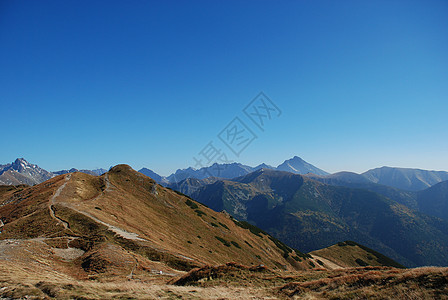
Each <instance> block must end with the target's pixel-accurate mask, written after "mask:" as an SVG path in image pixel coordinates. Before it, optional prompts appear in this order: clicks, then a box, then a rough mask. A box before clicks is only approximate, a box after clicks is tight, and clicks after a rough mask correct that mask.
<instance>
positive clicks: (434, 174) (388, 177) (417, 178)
mask: <svg viewBox="0 0 448 300" xmlns="http://www.w3.org/2000/svg"><path fill="white" fill-rule="evenodd" d="M361 175H362V176H364V177H365V178H367V179H368V180H370V181H371V182H373V183H378V184H383V185H387V186H392V187H395V188H399V189H402V190H408V191H420V190H423V189H426V188H428V187H431V186H433V185H434V184H436V183H439V182H442V181H445V180H448V172H445V171H428V170H420V169H408V168H391V167H382V168H376V169H372V170H368V171H367V172H364V173H362V174H361Z"/></svg>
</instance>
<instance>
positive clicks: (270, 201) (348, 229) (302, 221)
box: [193, 170, 448, 266]
mask: <svg viewBox="0 0 448 300" xmlns="http://www.w3.org/2000/svg"><path fill="white" fill-rule="evenodd" d="M193 198H195V199H196V200H198V201H199V202H201V203H204V204H206V205H208V206H209V207H211V208H213V209H215V210H217V211H220V210H223V209H224V210H226V211H227V212H229V213H230V214H231V215H233V216H235V217H236V218H239V219H242V220H246V221H249V222H251V223H253V224H255V225H257V226H259V227H260V228H262V229H264V230H266V231H267V232H268V233H270V234H273V235H274V236H275V237H277V238H279V239H280V240H282V241H284V242H285V243H287V244H289V245H291V246H293V247H296V248H297V247H300V249H303V250H305V251H312V250H316V249H320V248H323V247H327V246H329V245H331V244H335V243H337V242H338V241H341V240H354V241H357V242H359V243H361V244H364V245H366V246H367V247H369V248H372V249H375V250H377V251H379V252H381V253H384V254H386V255H388V256H390V257H392V258H393V259H396V260H398V261H399V262H401V263H403V264H405V265H409V266H412V265H446V264H448V254H447V253H448V223H447V222H443V221H440V220H438V219H435V218H433V217H429V216H426V215H422V214H420V213H418V212H415V211H413V210H410V209H409V208H407V207H405V206H403V205H400V204H398V203H396V202H394V201H392V200H390V199H387V198H385V197H384V196H381V195H379V194H377V193H374V192H370V191H367V190H361V189H351V188H345V187H337V186H329V185H326V184H322V183H319V182H316V181H314V180H311V179H309V178H307V177H303V176H300V175H295V174H291V173H287V172H279V171H269V170H261V171H257V172H253V173H251V174H248V175H246V176H243V177H240V178H236V179H234V180H233V181H228V180H223V181H217V182H215V183H213V184H210V185H207V186H204V187H202V188H201V189H200V190H199V191H198V192H196V193H194V194H193Z"/></svg>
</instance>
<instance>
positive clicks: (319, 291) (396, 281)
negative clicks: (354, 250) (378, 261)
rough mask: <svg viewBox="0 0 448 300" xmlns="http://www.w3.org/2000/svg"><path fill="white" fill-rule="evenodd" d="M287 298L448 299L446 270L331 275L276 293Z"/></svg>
mask: <svg viewBox="0 0 448 300" xmlns="http://www.w3.org/2000/svg"><path fill="white" fill-rule="evenodd" d="M279 292H280V293H281V294H284V295H286V296H288V297H299V298H303V297H315V298H331V299H366V298H369V299H370V298H371V299H434V298H438V299H440V298H448V269H447V268H436V267H425V268H417V269H409V270H402V269H394V268H386V267H365V268H354V269H347V270H339V271H333V272H331V273H330V274H329V275H328V276H327V277H325V278H321V279H317V280H311V281H305V282H291V283H288V284H286V285H285V286H283V287H281V288H280V289H279Z"/></svg>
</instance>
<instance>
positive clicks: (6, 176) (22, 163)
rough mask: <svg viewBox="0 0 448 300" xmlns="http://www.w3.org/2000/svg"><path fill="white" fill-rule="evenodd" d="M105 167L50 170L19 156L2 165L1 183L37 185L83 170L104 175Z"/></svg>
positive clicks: (87, 172)
mask: <svg viewBox="0 0 448 300" xmlns="http://www.w3.org/2000/svg"><path fill="white" fill-rule="evenodd" d="M106 171H107V170H105V169H95V170H78V169H75V168H72V169H70V170H61V171H55V172H50V171H47V170H44V169H42V168H41V167H39V166H38V165H35V164H31V163H29V162H28V161H26V160H25V159H24V158H17V159H16V160H15V161H14V162H12V163H9V164H5V165H0V184H4V185H18V184H27V185H35V184H39V183H42V182H44V181H46V180H48V179H50V178H53V177H55V176H57V175H61V174H67V173H74V172H83V173H86V174H91V175H95V176H98V175H102V174H104V173H105V172H106Z"/></svg>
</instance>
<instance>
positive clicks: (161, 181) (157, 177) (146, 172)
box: [138, 168, 169, 185]
mask: <svg viewBox="0 0 448 300" xmlns="http://www.w3.org/2000/svg"><path fill="white" fill-rule="evenodd" d="M138 171H139V172H140V173H142V174H144V175H146V176H148V177H150V178H152V179H154V180H155V182H157V183H158V184H162V185H167V184H168V183H169V181H168V179H167V178H166V177H165V176H160V175H159V174H157V173H156V172H154V171H152V170H150V169H148V168H141V169H140V170H138Z"/></svg>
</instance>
